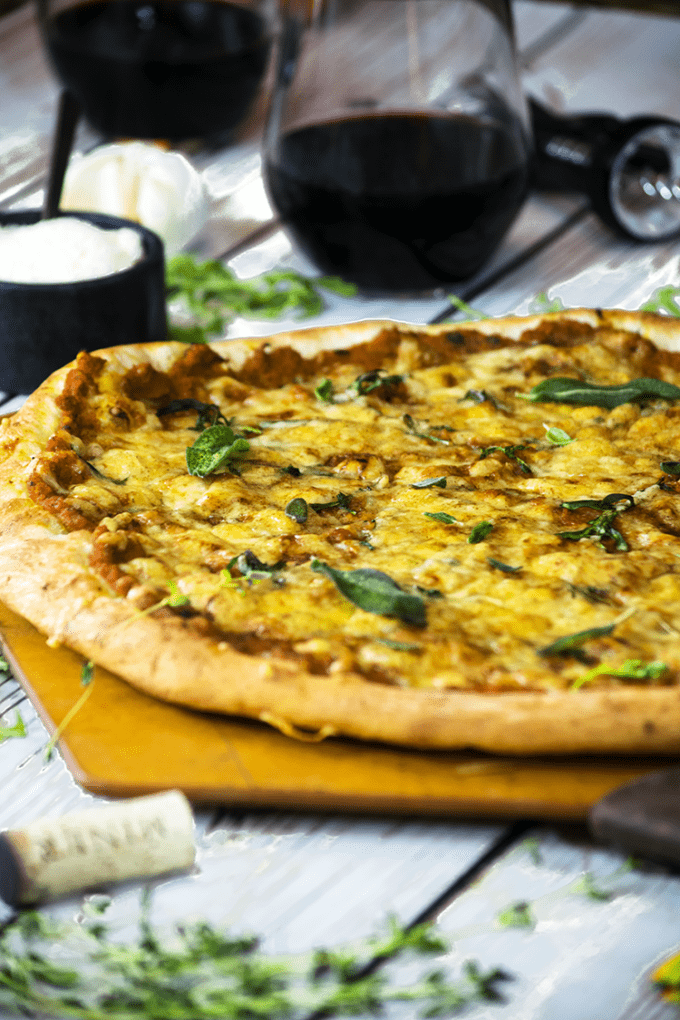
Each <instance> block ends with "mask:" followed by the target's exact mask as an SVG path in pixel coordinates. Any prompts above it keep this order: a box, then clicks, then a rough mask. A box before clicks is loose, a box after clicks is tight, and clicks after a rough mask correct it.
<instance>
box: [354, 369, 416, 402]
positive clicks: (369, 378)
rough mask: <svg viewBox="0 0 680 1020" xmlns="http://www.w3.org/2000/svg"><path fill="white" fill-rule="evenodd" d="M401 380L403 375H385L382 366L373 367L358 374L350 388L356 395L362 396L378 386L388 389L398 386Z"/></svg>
mask: <svg viewBox="0 0 680 1020" xmlns="http://www.w3.org/2000/svg"><path fill="white" fill-rule="evenodd" d="M403 380H404V377H403V375H387V373H386V372H385V370H384V369H383V368H375V369H373V370H372V371H371V372H364V373H363V374H362V375H358V376H357V377H356V379H355V380H354V382H353V383H352V385H351V386H350V389H352V390H354V391H355V393H356V394H357V395H358V396H360V397H363V396H365V395H366V394H367V393H372V392H373V390H377V389H380V388H383V389H386V390H389V389H391V388H393V387H395V386H398V385H399V383H401V382H403Z"/></svg>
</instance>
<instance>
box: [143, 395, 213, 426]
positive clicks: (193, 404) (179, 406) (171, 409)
mask: <svg viewBox="0 0 680 1020" xmlns="http://www.w3.org/2000/svg"><path fill="white" fill-rule="evenodd" d="M183 411H197V412H198V418H197V419H196V424H195V425H193V426H192V428H191V431H192V432H202V431H203V429H206V428H208V427H209V426H210V425H229V424H230V423H229V422H228V421H227V419H226V418H225V417H224V415H223V414H222V412H221V411H220V409H219V407H218V406H217V404H205V403H204V402H203V401H202V400H194V398H193V397H186V398H185V399H183V400H171V401H170V403H169V404H166V405H165V407H160V408H159V409H158V410H157V411H156V415H157V417H159V418H162V417H163V416H164V415H168V414H181V413H182V412H183Z"/></svg>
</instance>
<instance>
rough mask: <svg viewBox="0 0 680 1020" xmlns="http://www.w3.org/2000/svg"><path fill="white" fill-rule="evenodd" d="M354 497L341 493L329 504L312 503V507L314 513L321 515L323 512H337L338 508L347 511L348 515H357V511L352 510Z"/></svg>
mask: <svg viewBox="0 0 680 1020" xmlns="http://www.w3.org/2000/svg"><path fill="white" fill-rule="evenodd" d="M351 501H352V497H351V496H348V495H347V493H346V492H339V493H338V494H337V496H336V497H335V499H332V500H331V501H330V502H329V503H310V504H309V505H310V507H311V508H312V510H313V511H314V513H317V514H318V513H319V512H320V511H322V510H335V508H336V507H338V508H339V509H340V510H347V512H348V513H350V514H353V513H356V510H352V509H350V503H351Z"/></svg>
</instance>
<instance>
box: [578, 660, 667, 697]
mask: <svg viewBox="0 0 680 1020" xmlns="http://www.w3.org/2000/svg"><path fill="white" fill-rule="evenodd" d="M667 670H668V666H667V665H666V663H665V662H642V660H640V659H626V661H625V662H624V663H623V665H622V666H608V665H607V664H606V663H600V665H599V666H594V667H593V669H591V670H589V671H588V672H587V673H584V674H583V676H580V677H579V678H578V679H577V680H574V682H573V684H572V685H571V690H573V691H576V690H578V689H579V687H583V685H584V684H587V683H589V682H590V681H591V680H594V679H595V677H596V676H616V677H621V678H622V679H624V680H660V679H661V677H662V676H663V675H664V673H666V672H667Z"/></svg>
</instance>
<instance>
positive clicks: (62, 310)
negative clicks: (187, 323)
mask: <svg viewBox="0 0 680 1020" xmlns="http://www.w3.org/2000/svg"><path fill="white" fill-rule="evenodd" d="M61 215H63V216H75V217H77V218H79V219H82V220H86V221H87V222H88V223H93V224H94V225H95V226H98V227H102V228H103V229H105V230H116V229H118V228H120V227H130V228H131V229H133V230H136V231H138V233H140V234H141V236H142V250H143V255H142V258H141V259H140V260H139V261H138V262H136V263H135V264H134V265H133V266H130V267H129V268H128V269H122V270H120V271H119V272H117V273H111V274H110V275H108V276H101V277H99V278H98V279H94V280H79V281H77V282H75V283H10V282H8V281H3V280H0V390H2V391H4V392H5V393H30V392H31V391H32V390H34V389H35V388H36V386H38V385H40V383H41V382H42V381H43V380H44V379H46V378H47V376H48V375H50V373H52V372H54V371H55V369H57V368H61V366H62V365H66V364H67V363H68V362H69V361H72V360H73V358H75V357H76V355H77V354H78V353H79V352H80V351H94V350H97V349H98V348H100V347H114V346H116V345H117V344H130V343H144V342H147V341H150V340H151V341H156V340H166V339H167V321H166V313H165V265H164V257H163V242H162V241H161V239H160V238H159V237H158V235H157V234H154V233H153V232H152V231H151V230H147V229H146V227H142V226H140V225H139V224H138V223H133V222H131V221H130V220H124V219H120V218H119V217H117V216H107V215H104V214H103V213H81V212H76V213H70V212H68V213H62V214H61ZM39 219H40V213H39V212H38V211H37V210H28V211H22V212H0V226H9V225H12V226H18V225H24V224H29V223H36V222H37V221H38V220H39Z"/></svg>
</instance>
